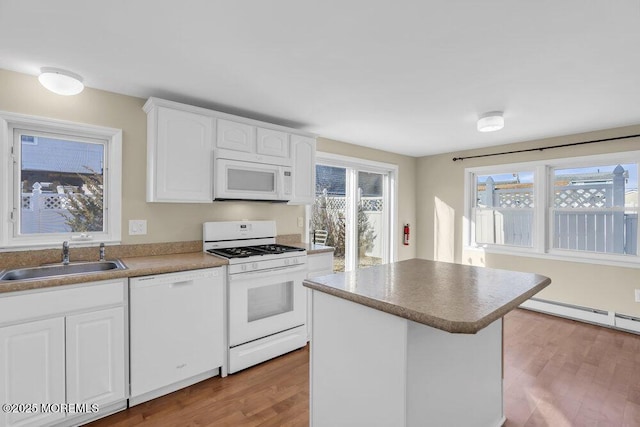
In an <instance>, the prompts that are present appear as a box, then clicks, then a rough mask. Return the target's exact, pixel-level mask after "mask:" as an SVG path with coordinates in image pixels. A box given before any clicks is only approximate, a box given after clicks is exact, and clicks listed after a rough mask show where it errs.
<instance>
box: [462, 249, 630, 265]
mask: <svg viewBox="0 0 640 427" xmlns="http://www.w3.org/2000/svg"><path fill="white" fill-rule="evenodd" d="M463 251H470V252H479V253H487V254H497V255H511V256H520V257H527V258H538V259H547V260H552V261H565V262H579V263H584V264H596V265H610V266H614V267H625V268H640V257H638V256H631V255H628V256H626V255H611V254H593V253H589V254H584V253H576V252H570V251H557V250H553V251H551V252H545V253H542V252H537V251H535V250H533V249H528V248H517V247H505V248H498V247H480V246H468V245H465V246H464V247H463Z"/></svg>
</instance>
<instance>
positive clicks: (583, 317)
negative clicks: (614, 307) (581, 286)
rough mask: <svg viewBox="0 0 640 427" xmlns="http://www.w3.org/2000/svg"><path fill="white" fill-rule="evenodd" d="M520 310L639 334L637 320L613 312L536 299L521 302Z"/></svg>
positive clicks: (639, 323) (639, 327)
mask: <svg viewBox="0 0 640 427" xmlns="http://www.w3.org/2000/svg"><path fill="white" fill-rule="evenodd" d="M520 308H526V309H527V310H533V311H539V312H541V313H546V314H551V315H554V316H559V317H564V318H567V319H573V320H578V321H581V322H586V323H593V324H596V325H600V326H606V327H608V328H614V329H620V330H624V331H626V332H632V333H636V334H640V319H639V318H635V317H633V316H626V315H623V314H619V313H615V312H613V311H604V310H598V309H594V308H589V307H580V306H577V305H570V304H563V303H558V302H553V301H546V300H541V299H537V298H531V299H529V300H527V301H525V302H523V303H522V304H520Z"/></svg>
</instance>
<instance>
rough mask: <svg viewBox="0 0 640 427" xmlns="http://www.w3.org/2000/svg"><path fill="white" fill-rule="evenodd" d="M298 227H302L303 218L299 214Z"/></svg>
mask: <svg viewBox="0 0 640 427" xmlns="http://www.w3.org/2000/svg"><path fill="white" fill-rule="evenodd" d="M298 227H299V228H302V227H304V218H303V217H301V216H299V217H298Z"/></svg>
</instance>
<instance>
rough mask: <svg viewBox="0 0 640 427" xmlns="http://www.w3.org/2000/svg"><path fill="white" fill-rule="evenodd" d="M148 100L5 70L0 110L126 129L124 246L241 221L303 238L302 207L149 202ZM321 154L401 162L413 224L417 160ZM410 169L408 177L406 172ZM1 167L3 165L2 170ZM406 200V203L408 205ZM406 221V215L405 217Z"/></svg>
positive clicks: (339, 147)
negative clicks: (70, 89)
mask: <svg viewBox="0 0 640 427" xmlns="http://www.w3.org/2000/svg"><path fill="white" fill-rule="evenodd" d="M144 102H145V100H144V99H141V98H135V97H130V96H124V95H119V94H115V93H111V92H105V91H101V90H96V89H91V88H87V89H85V90H84V91H83V92H82V93H81V94H79V95H76V96H69V97H65V96H59V95H56V94H53V93H51V92H49V91H48V90H46V89H45V88H43V87H42V86H41V85H40V83H39V82H38V79H37V78H36V77H34V76H29V75H26V74H21V73H15V72H12V71H7V70H2V69H0V110H2V111H10V112H14V113H22V114H30V115H35V116H42V117H50V118H55V119H62V120H69V121H73V122H79V123H88V124H93V125H99V126H107V127H114V128H118V129H122V130H123V144H122V148H123V149H122V163H123V164H122V166H123V172H122V173H123V177H122V182H123V186H122V220H123V222H122V225H123V234H122V242H123V243H126V244H135V243H155V242H172V241H184V240H199V239H201V238H202V223H203V222H205V221H227V220H238V219H249V220H259V219H275V220H276V222H277V228H278V233H279V234H294V233H297V234H302V233H303V232H304V230H303V229H302V228H299V227H298V225H297V224H298V221H297V218H298V217H302V216H304V207H303V206H287V205H285V204H278V203H260V202H215V203H213V204H210V205H209V204H206V205H202V204H173V203H166V204H165V203H147V202H146V201H145V191H146V190H145V188H146V187H145V185H146V184H145V182H146V143H147V139H146V138H147V136H146V134H147V130H146V123H147V122H146V114H145V113H144V112H143V111H142V105H143V104H144ZM318 145H319V147H320V149H322V150H324V151H327V152H335V153H340V154H347V153H348V155H351V156H356V157H357V156H358V155H359V153H362V154H363V158H371V159H373V160H382V161H386V162H391V163H395V162H396V161H397V162H401V163H402V165H401V169H403V171H402V172H401V179H402V180H404V181H405V182H406V183H407V185H409V184H408V183H409V182H410V183H411V184H410V191H404V192H402V194H401V198H400V203H401V206H403V209H405V210H406V211H407V212H409V214H408V215H407V216H406V218H407V219H410V220H412V221H413V218H414V212H415V207H414V205H413V182H414V178H413V173H414V168H413V164H414V163H415V159H413V158H410V157H405V156H399V155H396V154H390V153H385V152H382V151H376V150H368V149H365V148H362V147H358V146H354V145H350V144H345V143H341V142H337V141H328V140H320V141H319V144H318ZM405 165H407V172H406V173H405V171H404V168H405ZM0 167H1V165H0ZM405 199H406V200H405ZM401 218H405V216H401ZM130 219H146V220H147V232H148V234H147V235H145V236H129V235H128V221H129V220H130ZM414 250H415V247H412V248H410V249H409V250H403V251H402V252H401V256H403V257H405V258H406V257H410V256H412V254H413V253H414V252H413V251H414Z"/></svg>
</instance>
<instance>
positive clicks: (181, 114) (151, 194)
mask: <svg viewBox="0 0 640 427" xmlns="http://www.w3.org/2000/svg"><path fill="white" fill-rule="evenodd" d="M147 107H148V108H147ZM145 111H147V138H148V140H147V164H148V166H147V201H149V202H189V203H211V201H212V198H213V191H212V179H211V165H212V161H213V155H212V153H213V139H214V133H213V130H214V126H215V119H214V118H213V117H212V116H210V115H206V114H201V113H198V112H193V111H185V110H180V109H176V108H173V107H165V106H160V105H156V104H155V103H154V102H152V100H150V101H149V102H147V104H145Z"/></svg>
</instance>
